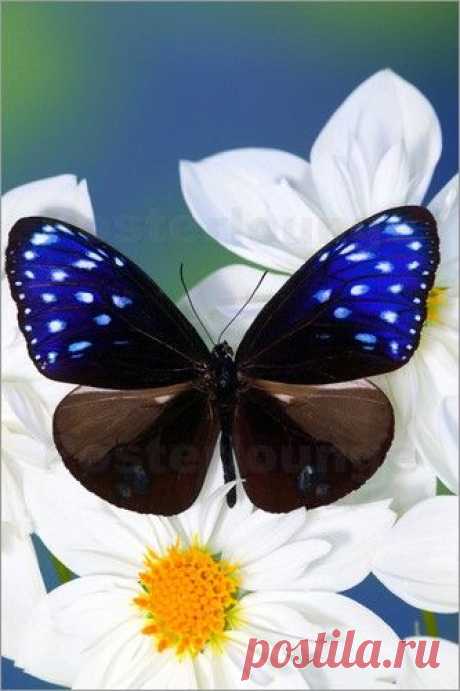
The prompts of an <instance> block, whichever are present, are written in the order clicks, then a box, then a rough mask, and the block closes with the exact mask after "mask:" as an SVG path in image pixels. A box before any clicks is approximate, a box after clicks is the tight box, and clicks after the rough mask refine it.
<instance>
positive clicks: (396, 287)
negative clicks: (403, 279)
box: [387, 283, 403, 295]
mask: <svg viewBox="0 0 460 691" xmlns="http://www.w3.org/2000/svg"><path fill="white" fill-rule="evenodd" d="M402 289H403V285H402V283H393V285H391V286H388V288H387V290H389V291H390V293H393V294H394V295H397V294H398V293H400V292H401V291H402Z"/></svg>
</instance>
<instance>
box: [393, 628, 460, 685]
mask: <svg viewBox="0 0 460 691" xmlns="http://www.w3.org/2000/svg"><path fill="white" fill-rule="evenodd" d="M410 640H412V641H415V642H416V643H417V644H420V642H423V641H425V645H426V652H425V653H424V659H427V658H428V654H429V651H430V649H431V645H432V644H433V643H434V644H436V641H439V651H438V654H437V655H436V660H437V662H438V663H439V666H438V667H436V668H433V667H431V666H427V667H423V668H421V667H419V666H418V665H417V664H416V652H415V651H414V650H412V649H411V648H406V652H405V656H404V664H403V667H402V669H401V672H400V674H399V675H398V679H397V684H396V688H397V689H431V690H432V689H458V645H457V644H456V643H452V642H451V641H446V640H443V639H441V640H439V639H432V638H424V637H414V638H411V639H410Z"/></svg>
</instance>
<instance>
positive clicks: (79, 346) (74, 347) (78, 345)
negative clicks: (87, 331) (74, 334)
mask: <svg viewBox="0 0 460 691" xmlns="http://www.w3.org/2000/svg"><path fill="white" fill-rule="evenodd" d="M90 345H91V342H90V341H75V342H74V343H71V344H70V345H69V347H68V348H67V350H68V351H69V353H77V352H78V351H80V350H86V348H89V347H90Z"/></svg>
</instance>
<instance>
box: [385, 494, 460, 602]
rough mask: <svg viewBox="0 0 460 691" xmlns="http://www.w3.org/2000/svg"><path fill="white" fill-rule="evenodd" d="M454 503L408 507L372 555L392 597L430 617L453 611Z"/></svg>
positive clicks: (447, 500)
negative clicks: (430, 615) (427, 613)
mask: <svg viewBox="0 0 460 691" xmlns="http://www.w3.org/2000/svg"><path fill="white" fill-rule="evenodd" d="M457 514H458V498H457V497H433V498H432V499H427V500H426V501H423V502H421V503H420V504H417V505H416V506H414V507H412V509H410V511H408V512H407V513H406V514H405V515H404V516H402V518H400V519H399V521H398V522H397V523H396V524H395V526H394V527H393V528H392V529H391V531H390V532H389V534H388V537H387V540H386V541H384V542H383V543H382V544H381V545H380V548H379V549H378V551H377V554H376V557H375V560H374V566H373V571H374V573H375V575H376V576H377V578H379V579H380V580H381V581H382V583H383V584H384V585H385V586H386V587H387V588H388V589H389V590H391V591H392V592H393V593H395V595H397V596H398V597H400V598H401V599H403V600H404V601H405V602H408V603H409V604H411V605H412V606H413V607H419V608H420V609H428V610H430V611H434V612H456V611H457V610H458V586H457V569H458V556H457V546H458V535H457V533H458V522H457V521H458V516H457Z"/></svg>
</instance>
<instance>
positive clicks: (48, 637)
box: [16, 467, 394, 689]
mask: <svg viewBox="0 0 460 691" xmlns="http://www.w3.org/2000/svg"><path fill="white" fill-rule="evenodd" d="M34 484H35V478H34V476H33V473H31V474H29V475H28V479H27V482H26V496H27V500H28V501H29V502H30V503H31V506H32V507H33V511H34V516H35V517H36V520H37V532H38V534H39V535H40V537H41V538H42V539H43V540H44V542H45V544H46V545H47V546H48V547H49V548H50V549H51V550H52V552H53V553H54V554H56V555H57V556H58V558H59V559H60V560H61V561H62V562H63V563H65V564H66V566H67V567H69V568H70V569H71V570H72V571H73V572H75V573H77V574H79V575H80V576H81V578H78V579H76V580H74V581H71V582H69V583H67V584H65V585H63V586H60V587H59V588H57V589H56V590H54V591H52V592H51V593H49V594H48V595H46V596H45V598H44V599H43V600H42V601H41V603H40V604H39V605H38V607H37V608H36V609H35V610H34V611H33V612H32V614H31V618H30V620H29V622H28V625H27V627H26V630H25V635H24V642H23V645H22V648H21V652H20V655H19V657H18V658H17V659H16V664H17V665H20V666H22V667H23V668H24V669H25V670H26V671H28V672H29V673H31V674H34V675H35V676H38V677H41V678H43V679H45V680H48V681H50V682H53V683H57V684H62V685H65V686H72V688H87V689H89V688H99V689H103V688H107V689H143V688H145V689H155V688H173V689H178V688H239V687H241V686H242V682H241V675H242V669H243V664H244V658H245V653H246V646H247V643H248V640H249V638H250V637H251V636H255V637H258V638H265V639H266V640H267V641H269V642H273V641H275V640H277V639H280V638H286V637H287V638H288V639H290V640H291V639H292V640H293V641H295V642H296V641H297V639H298V638H305V637H307V636H309V637H310V636H311V637H316V635H317V633H319V632H322V631H325V632H328V631H329V630H330V629H331V628H334V627H338V628H340V629H341V630H347V629H350V628H354V629H357V630H358V632H360V631H361V632H362V635H364V636H365V637H366V636H367V635H368V631H369V627H371V628H372V626H374V629H375V630H377V628H378V630H379V631H383V632H384V633H383V635H384V636H385V638H387V637H389V638H390V639H391V640H393V634H392V633H391V631H390V630H389V629H388V627H386V625H385V624H383V622H381V620H380V619H379V618H378V617H376V616H375V615H373V614H372V613H371V612H370V611H368V610H367V609H366V608H364V607H362V606H360V605H358V604H357V603H355V602H354V601H353V600H351V599H350V598H348V597H345V596H342V595H339V594H337V591H338V590H343V589H345V588H349V587H351V586H352V585H353V584H356V583H358V582H360V581H361V580H362V579H363V578H364V577H365V576H366V574H368V573H369V569H370V564H371V562H372V560H373V555H374V551H375V546H376V545H378V544H379V543H380V542H381V540H383V539H384V536H385V535H386V533H387V532H388V530H389V529H390V528H391V525H392V523H393V520H394V514H393V512H392V511H390V510H389V509H388V508H387V505H388V502H379V503H374V504H368V505H363V506H359V507H332V508H330V507H324V508H322V509H318V510H315V511H312V512H310V513H309V514H308V515H307V514H306V513H305V511H303V510H298V511H294V512H292V513H290V514H289V515H287V516H283V518H282V520H280V517H279V516H277V515H272V514H267V513H264V512H262V511H258V510H256V511H254V510H253V508H252V506H251V505H250V502H249V501H248V500H246V499H245V498H244V497H243V496H241V497H240V499H239V501H238V502H237V504H236V506H235V507H234V508H232V509H229V508H228V507H227V504H226V500H225V494H226V491H227V489H228V486H227V487H222V486H221V487H220V488H218V489H217V490H214V491H213V492H212V493H211V494H210V493H209V491H208V490H206V491H205V492H204V493H203V494H202V495H201V497H200V498H199V499H198V501H197V502H196V503H195V504H194V505H193V506H192V507H191V508H190V509H189V510H188V511H186V512H184V513H183V514H181V515H180V516H177V517H172V518H168V519H166V518H160V517H155V516H148V515H141V514H136V513H134V512H129V511H125V510H122V509H117V508H116V507H113V506H111V505H109V504H107V503H106V502H103V501H101V500H100V499H99V498H98V497H96V496H95V495H93V494H90V493H89V492H87V491H85V490H84V489H83V488H82V487H81V486H80V485H79V483H78V482H76V481H75V480H74V479H73V478H72V477H71V476H70V475H69V473H68V472H67V471H66V469H65V468H64V467H58V468H56V469H55V470H54V471H53V472H49V473H47V474H46V475H45V477H43V478H42V480H41V485H40V492H37V491H36V490H35V489H34ZM216 593H217V594H218V595H219V597H218V598H217V599H216ZM203 603H206V605H205V606H204V607H203ZM376 622H377V623H376ZM377 624H378V626H377ZM198 651H202V652H198ZM305 674H306V676H302V674H301V673H300V672H298V671H296V670H293V669H290V671H289V676H288V677H285V676H283V674H282V673H281V672H278V671H277V672H276V679H274V680H272V677H273V670H271V671H270V667H268V668H263V669H260V670H254V675H251V679H252V680H253V681H252V683H257V684H261V685H263V686H266V685H269V684H271V683H274V684H277V685H278V684H279V685H280V687H281V688H306V687H307V684H308V683H309V676H308V675H309V672H308V671H306V672H305ZM283 680H284V686H283ZM252 683H245V686H248V687H249V688H250V687H252Z"/></svg>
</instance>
